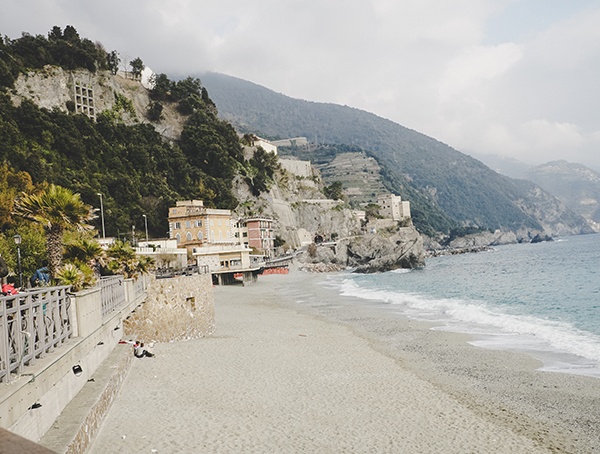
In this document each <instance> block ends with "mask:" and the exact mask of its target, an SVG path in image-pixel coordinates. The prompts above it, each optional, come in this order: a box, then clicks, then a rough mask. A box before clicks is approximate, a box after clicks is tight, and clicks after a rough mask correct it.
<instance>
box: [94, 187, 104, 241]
mask: <svg viewBox="0 0 600 454" xmlns="http://www.w3.org/2000/svg"><path fill="white" fill-rule="evenodd" d="M96 195H99V196H100V217H101V218H102V238H103V239H106V232H105V231H104V204H103V203H102V193H100V192H97V193H96Z"/></svg>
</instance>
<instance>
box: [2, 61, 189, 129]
mask: <svg viewBox="0 0 600 454" xmlns="http://www.w3.org/2000/svg"><path fill="white" fill-rule="evenodd" d="M78 86H79V87H82V88H86V89H89V90H91V92H90V94H91V99H92V103H93V105H92V106H86V107H92V108H93V112H94V115H92V117H95V116H97V115H98V114H99V113H100V112H102V111H106V110H112V109H113V108H114V106H115V100H116V96H118V95H119V96H123V97H125V98H126V99H128V100H130V101H131V103H132V105H133V108H134V110H135V113H134V114H131V113H128V112H123V113H122V120H123V122H124V123H125V124H129V125H131V124H135V123H150V124H152V125H153V127H154V128H155V129H156V130H157V131H158V132H159V133H160V134H161V135H162V136H163V137H165V138H166V139H169V140H174V139H177V138H179V136H180V134H181V131H182V129H183V124H184V117H183V116H182V115H181V114H179V113H178V112H177V111H176V110H175V109H174V107H173V106H170V105H168V104H167V103H165V105H164V110H163V113H162V117H163V118H162V119H161V121H160V122H154V123H153V122H150V121H149V120H148V119H147V118H146V112H147V111H148V106H149V105H150V96H149V92H148V90H147V89H146V88H144V87H143V86H142V84H141V83H140V82H139V81H137V80H132V79H130V78H127V77H124V76H122V75H120V74H117V75H113V74H111V73H110V72H108V71H97V72H95V73H92V72H90V71H87V70H75V71H68V70H64V69H63V68H60V67H56V66H46V67H45V68H44V69H43V70H41V71H31V72H30V73H27V74H22V75H20V76H19V78H18V79H17V80H16V81H15V86H14V91H13V92H12V101H13V104H15V105H18V104H19V103H20V102H21V100H22V99H29V100H31V101H33V102H34V103H35V104H36V105H37V106H38V107H40V108H45V109H48V110H52V109H58V110H60V111H63V112H67V111H68V107H67V105H68V103H69V102H73V103H75V102H76V101H77V93H76V87H78Z"/></svg>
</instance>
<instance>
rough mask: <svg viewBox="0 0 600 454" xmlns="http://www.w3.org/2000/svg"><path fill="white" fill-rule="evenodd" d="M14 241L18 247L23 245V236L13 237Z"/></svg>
mask: <svg viewBox="0 0 600 454" xmlns="http://www.w3.org/2000/svg"><path fill="white" fill-rule="evenodd" d="M13 240H15V244H16V245H17V246H18V245H19V244H21V240H22V238H21V235H19V234H18V233H17V234H16V235H15V236H13Z"/></svg>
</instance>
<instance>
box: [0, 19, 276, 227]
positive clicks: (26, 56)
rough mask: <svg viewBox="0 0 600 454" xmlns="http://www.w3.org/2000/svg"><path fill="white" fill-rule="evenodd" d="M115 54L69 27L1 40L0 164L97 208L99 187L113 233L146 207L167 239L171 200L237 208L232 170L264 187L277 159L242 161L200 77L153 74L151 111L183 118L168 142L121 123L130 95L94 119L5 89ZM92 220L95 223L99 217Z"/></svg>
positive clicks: (102, 66) (103, 64) (110, 59)
mask: <svg viewBox="0 0 600 454" xmlns="http://www.w3.org/2000/svg"><path fill="white" fill-rule="evenodd" d="M119 61H120V60H119V58H118V54H117V53H116V51H112V52H110V53H108V52H106V51H105V50H104V49H103V48H102V46H101V45H98V44H93V43H92V42H91V41H90V40H87V39H81V38H79V35H78V33H77V32H76V30H75V29H74V28H73V27H70V26H69V27H66V28H65V30H64V32H63V31H61V29H60V28H59V27H54V28H53V29H52V31H51V32H50V33H49V34H48V37H44V36H31V35H24V36H23V37H21V38H19V39H15V40H10V39H8V38H4V39H3V40H0V89H1V92H0V163H4V164H5V165H8V166H10V168H11V170H12V171H13V172H16V173H18V172H24V173H27V174H28V175H29V176H30V177H31V180H32V182H33V184H34V185H39V184H41V183H43V182H49V183H54V184H57V185H60V186H63V187H65V188H69V189H71V190H73V191H75V192H76V193H79V194H81V198H82V200H83V201H84V202H85V203H87V204H90V205H92V206H95V207H98V206H99V197H98V193H101V194H103V196H104V212H105V224H106V232H107V235H110V236H117V235H126V234H127V232H130V231H131V226H132V225H135V224H138V225H139V223H140V222H141V219H142V214H146V215H147V220H148V229H149V231H150V234H151V236H154V237H165V236H166V235H167V232H168V225H167V213H168V207H169V206H172V205H174V204H175V202H176V201H177V200H183V199H202V200H204V201H205V203H206V205H207V206H213V207H219V208H228V209H234V208H235V207H236V206H237V203H238V202H237V200H236V198H235V197H234V195H233V193H232V186H233V179H234V177H235V176H236V175H238V174H241V175H243V176H246V177H247V178H246V179H247V180H251V181H252V183H253V190H254V191H255V192H259V193H260V192H261V191H264V190H266V189H268V187H269V184H270V181H271V177H272V174H273V169H274V165H275V164H274V163H273V162H271V161H269V160H264V159H262V160H260V159H258V160H251V161H248V160H245V159H244V156H243V154H242V148H241V145H240V143H239V140H238V136H237V134H236V132H235V130H234V129H233V127H232V126H231V125H230V124H229V123H228V122H227V121H224V120H221V119H219V118H218V116H217V111H216V108H215V105H214V103H213V102H212V101H211V99H210V98H209V96H208V92H207V91H206V89H205V88H204V87H203V86H202V85H201V82H200V81H199V80H198V79H194V78H191V77H190V78H186V79H183V80H181V81H178V82H175V81H171V80H170V79H169V78H168V77H167V76H166V75H164V74H161V75H158V76H157V78H156V80H157V84H156V86H155V89H154V90H153V91H152V93H151V98H152V100H153V102H152V104H151V106H150V109H149V112H148V115H150V116H151V115H155V116H157V115H158V116H160V115H161V110H162V108H163V106H165V105H167V104H170V105H175V106H176V108H177V110H179V112H180V113H182V114H184V115H185V118H186V120H185V125H184V127H183V132H182V134H181V138H180V140H178V141H175V142H174V143H173V142H168V141H166V140H164V138H163V137H161V136H160V135H159V134H158V133H157V132H156V131H155V129H154V128H153V127H152V126H151V125H149V124H141V123H139V124H133V125H126V124H125V123H124V122H123V121H122V120H121V112H122V111H125V110H127V108H128V107H127V106H128V105H130V104H131V103H130V101H129V100H127V99H121V100H117V101H118V102H117V103H116V105H117V106H120V107H119V108H117V109H112V110H111V111H105V112H101V113H100V114H98V115H97V122H94V121H93V120H91V119H89V118H88V117H87V116H84V115H80V114H72V113H65V112H62V111H59V110H58V109H54V110H51V111H50V110H47V109H39V108H38V107H37V106H36V105H35V104H34V103H32V102H30V101H28V100H22V101H21V102H20V103H19V104H18V105H15V104H13V102H12V101H11V98H10V96H9V94H10V93H11V89H12V87H13V84H14V81H15V80H16V79H17V78H18V76H19V74H21V73H25V72H28V71H31V70H36V69H39V68H43V67H44V66H45V65H60V66H63V68H66V69H81V68H84V69H87V70H90V71H98V70H110V71H112V72H116V67H117V66H118V64H119ZM140 62H141V60H140ZM248 176H251V177H252V178H248ZM0 222H3V223H7V222H8V223H10V220H7V219H6V218H5V219H0ZM94 222H95V223H96V226H97V228H98V227H100V220H99V219H96V220H95V221H94Z"/></svg>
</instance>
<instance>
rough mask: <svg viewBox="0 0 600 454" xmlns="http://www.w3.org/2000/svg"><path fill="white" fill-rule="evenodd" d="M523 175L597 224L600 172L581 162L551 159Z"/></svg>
mask: <svg viewBox="0 0 600 454" xmlns="http://www.w3.org/2000/svg"><path fill="white" fill-rule="evenodd" d="M526 177H527V178H528V179H529V180H531V181H533V182H534V183H536V184H537V185H539V186H540V187H542V188H544V189H545V190H546V191H548V192H549V193H551V194H553V195H555V196H556V197H558V198H559V199H561V200H562V201H563V202H565V203H566V204H568V205H569V206H570V207H572V208H573V211H575V212H576V213H578V214H580V215H581V216H583V217H584V218H585V219H589V220H590V221H592V222H594V223H595V224H596V226H597V227H600V174H599V173H598V172H595V171H593V170H592V169H590V168H588V167H585V166H583V165H581V164H573V163H570V162H567V161H553V162H548V163H546V164H543V165H540V166H537V167H533V168H531V169H530V170H529V172H527V174H526Z"/></svg>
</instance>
